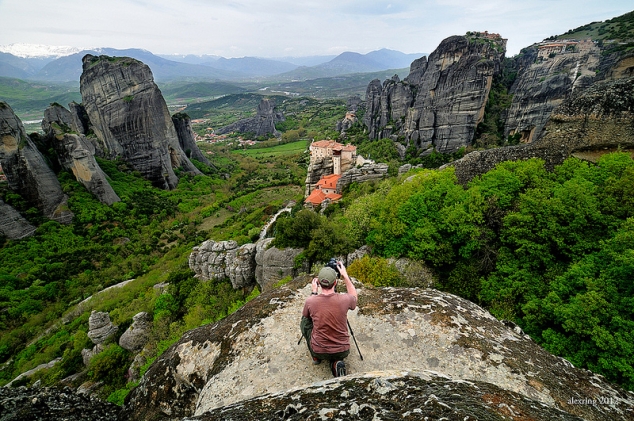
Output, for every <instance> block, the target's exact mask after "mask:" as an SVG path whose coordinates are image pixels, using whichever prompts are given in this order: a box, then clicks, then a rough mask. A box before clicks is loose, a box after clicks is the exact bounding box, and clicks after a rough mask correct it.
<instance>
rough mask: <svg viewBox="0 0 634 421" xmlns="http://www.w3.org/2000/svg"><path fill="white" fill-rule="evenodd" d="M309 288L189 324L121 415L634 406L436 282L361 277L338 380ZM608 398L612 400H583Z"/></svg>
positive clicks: (565, 414) (610, 412) (620, 413)
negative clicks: (317, 348) (318, 333)
mask: <svg viewBox="0 0 634 421" xmlns="http://www.w3.org/2000/svg"><path fill="white" fill-rule="evenodd" d="M310 291H311V287H310V276H305V277H301V278H298V279H296V280H294V281H292V282H291V283H288V284H286V285H285V286H283V287H281V288H277V289H273V290H271V291H269V292H265V293H263V294H261V295H260V296H259V297H257V298H255V299H254V300H252V301H250V302H249V303H247V304H246V305H245V306H244V307H242V308H241V309H240V310H238V311H237V312H236V313H233V314H232V315H230V316H228V317H227V318H226V319H224V320H221V321H219V322H217V323H215V324H210V325H207V326H203V327H200V328H198V329H195V330H192V331H189V332H187V333H185V334H184V335H183V337H182V338H181V340H180V341H179V342H178V343H176V344H174V345H173V346H172V347H171V348H170V349H168V350H167V351H166V352H165V353H164V354H163V355H162V356H161V358H159V359H157V360H156V361H155V362H154V364H153V365H152V366H151V367H150V369H149V370H148V371H147V372H146V374H145V375H144V376H143V377H142V379H141V381H140V383H139V386H138V387H137V388H135V389H134V390H132V391H131V392H130V395H128V398H127V399H126V403H125V406H124V409H123V411H122V414H121V415H122V416H124V417H125V419H129V420H142V419H183V418H184V417H192V416H196V417H199V419H220V418H218V417H221V416H222V415H219V414H225V415H226V414H227V412H226V411H232V412H231V414H232V416H225V418H224V419H271V418H272V417H270V416H267V415H266V414H269V413H270V412H267V411H271V410H272V409H273V408H275V409H276V410H279V411H281V412H276V418H279V419H283V418H284V417H286V418H288V419H310V417H306V416H303V415H302V414H303V413H304V412H306V411H308V412H306V413H307V414H312V413H313V411H315V412H316V413H318V414H321V415H322V416H326V414H327V413H330V414H331V415H330V417H331V418H334V417H335V414H336V417H337V418H341V419H347V418H351V417H348V416H347V415H344V413H343V412H342V411H345V412H346V414H350V413H353V414H354V413H355V412H356V413H357V414H355V415H354V416H358V414H362V415H364V416H362V417H360V418H361V419H372V418H373V417H375V419H376V417H379V418H381V419H391V418H389V417H387V416H386V418H382V417H381V414H389V413H394V414H398V417H394V418H395V419H396V418H399V419H401V418H402V417H405V418H404V419H424V417H425V415H428V416H430V418H434V419H440V418H439V417H440V414H447V416H449V415H448V414H452V412H451V411H457V414H459V415H460V416H453V417H450V418H449V419H460V420H463V419H465V417H467V416H468V417H469V419H472V418H473V419H483V420H484V419H492V420H496V419H502V418H503V417H502V415H504V416H506V417H509V416H510V417H515V419H520V418H521V417H520V415H519V414H520V413H521V414H522V416H523V417H524V418H525V419H557V417H560V419H580V418H581V419H584V420H592V421H602V420H606V419H610V420H631V419H632V417H633V415H634V412H633V411H634V393H632V392H626V391H624V390H623V389H621V388H619V387H617V386H614V385H612V384H609V383H607V382H606V381H605V380H604V379H603V378H602V377H601V376H598V375H595V374H593V373H591V372H589V371H587V370H581V369H576V368H574V367H573V366H572V365H571V364H570V363H569V362H568V361H566V360H563V359H561V358H559V357H555V356H553V355H552V354H550V353H548V352H546V351H545V350H544V349H542V348H541V347H540V346H538V345H537V344H536V343H535V342H533V341H532V340H531V339H530V338H529V337H528V336H526V335H524V334H523V333H522V332H521V331H519V330H518V331H516V330H513V329H512V328H511V327H507V326H506V325H505V324H504V323H502V322H500V321H498V320H496V319H495V318H494V317H492V316H491V315H490V314H489V313H488V312H486V311H485V310H483V309H482V308H480V307H478V306H477V305H475V304H473V303H471V302H469V301H467V300H464V299H462V298H459V297H457V296H454V295H451V294H447V293H442V292H440V291H436V290H433V289H418V288H408V289H399V288H375V289H364V288H361V287H359V289H358V292H359V308H358V309H357V310H355V311H353V312H349V316H348V317H349V321H350V324H351V326H352V328H353V329H354V334H355V338H356V340H357V343H358V345H359V348H360V350H361V352H362V353H363V357H364V359H363V360H361V359H360V358H359V356H358V353H357V351H356V349H355V348H354V345H352V349H351V353H350V356H349V357H348V358H346V366H347V369H348V376H347V377H344V378H341V379H339V380H331V378H332V374H331V373H330V369H329V367H327V364H320V365H313V364H312V361H311V358H310V355H309V353H308V350H307V348H306V345H305V344H304V343H301V344H299V345H298V343H297V339H298V337H299V327H298V325H299V319H300V314H301V310H302V307H303V305H304V302H305V300H306V298H307V297H308V296H310ZM302 342H303V341H302ZM386 372H387V373H386ZM398 372H400V373H398ZM364 373H365V374H364ZM415 373H419V374H415ZM159 386H160V387H159ZM333 391H334V392H333ZM443 391H444V392H443ZM311 392H315V393H311ZM321 394H325V395H324V396H321ZM367 394H369V396H376V398H377V399H369V396H368V395H367ZM335 395H337V396H338V398H334V396H335ZM378 395H382V396H383V398H379V396H378ZM320 396H321V397H320ZM329 396H333V399H334V401H330V400H328V399H327V398H328V397H329ZM291 397H292V402H291V401H290V400H289V398H291ZM388 398H389V399H388ZM599 398H600V399H602V404H595V405H592V404H586V405H584V404H579V402H581V400H582V399H597V400H598V399H599ZM256 400H259V403H257V402H256ZM407 401H409V403H408V402H407ZM309 402H315V405H316V407H315V408H309V407H308V406H310V405H309ZM459 402H462V404H461V403H459ZM476 402H477V404H476ZM267 403H271V406H268V405H267ZM328 403H330V404H331V405H329V404H328ZM339 403H341V404H342V405H339ZM354 403H356V406H355V405H353V404H354ZM410 403H411V405H410ZM300 404H301V405H300ZM441 407H442V408H441ZM240 410H243V411H244V412H242V413H241V412H240ZM208 411H212V412H211V413H210V412H208ZM259 411H261V412H259ZM293 411H296V412H293ZM357 411H358V412H357ZM363 411H366V412H363ZM386 411H387V412H386ZM389 411H394V412H389ZM408 411H411V412H409V413H408ZM445 411H446V412H445ZM480 411H481V412H480ZM507 411H513V413H512V414H511V412H507ZM531 411H534V412H531ZM234 414H235V417H234V416H233V415H234ZM239 414H243V415H239ZM366 414H367V416H365V415H366ZM487 414H490V415H487ZM496 414H497V415H496ZM205 417H208V418H205ZM408 417H409V418H408ZM553 417H555V418H553ZM317 419H319V418H317Z"/></svg>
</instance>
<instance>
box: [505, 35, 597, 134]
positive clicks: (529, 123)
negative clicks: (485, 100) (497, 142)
mask: <svg viewBox="0 0 634 421" xmlns="http://www.w3.org/2000/svg"><path fill="white" fill-rule="evenodd" d="M526 54H528V55H530V54H529V53H528V52H527V53H526ZM531 57H533V58H534V59H536V58H535V57H534V56H531ZM600 61H601V50H600V48H599V47H598V46H597V45H595V44H594V43H593V42H592V41H589V40H588V41H582V42H579V43H578V44H576V45H575V46H574V47H572V48H571V49H570V51H565V52H560V53H557V54H553V57H549V58H545V59H541V58H539V59H536V61H535V62H531V64H530V65H529V66H528V67H527V68H524V69H520V72H519V75H518V78H517V80H516V81H515V83H514V84H513V87H512V88H511V91H510V93H511V94H513V101H512V103H511V106H510V108H509V109H508V112H507V118H506V124H505V129H504V136H505V138H506V137H507V136H509V135H515V134H517V135H519V136H520V141H521V142H524V143H530V142H533V141H536V140H538V139H539V138H541V137H542V136H543V134H544V133H543V129H544V127H545V125H546V123H547V122H548V119H549V118H550V115H551V113H552V112H553V110H554V109H555V108H556V107H557V106H559V105H560V104H561V103H562V102H563V100H564V99H565V98H566V97H567V96H568V95H570V94H572V93H573V92H576V91H579V90H583V89H584V88H586V87H588V86H590V85H591V84H592V83H593V82H594V81H595V80H596V79H597V72H596V71H597V70H598V68H599V65H600Z"/></svg>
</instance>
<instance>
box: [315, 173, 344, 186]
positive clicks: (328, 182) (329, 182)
mask: <svg viewBox="0 0 634 421" xmlns="http://www.w3.org/2000/svg"><path fill="white" fill-rule="evenodd" d="M340 178H341V175H339V174H330V175H325V176H323V177H321V179H320V180H319V181H318V182H317V187H319V188H326V189H334V188H336V187H337V181H339V179H340Z"/></svg>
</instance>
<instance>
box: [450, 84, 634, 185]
mask: <svg viewBox="0 0 634 421" xmlns="http://www.w3.org/2000/svg"><path fill="white" fill-rule="evenodd" d="M633 149H634V78H627V79H619V80H611V81H603V82H597V83H595V84H594V85H593V86H591V87H590V88H587V89H585V90H580V91H578V92H576V93H575V94H573V95H570V96H569V97H568V98H567V99H566V100H564V101H563V102H562V103H561V104H560V106H559V107H557V108H556V109H555V110H554V111H553V112H552V116H551V117H550V120H549V121H548V123H547V124H546V125H545V128H544V130H543V135H542V137H541V138H540V139H537V140H535V141H533V142H531V143H529V144H522V145H516V146H508V147H503V148H495V149H488V150H485V151H475V152H471V153H469V154H467V155H465V156H464V157H463V158H461V159H459V160H458V161H455V162H452V163H450V164H447V165H446V166H453V167H454V168H455V171H456V176H457V178H458V181H459V182H460V183H462V184H466V183H467V182H469V181H470V180H471V179H473V178H474V177H476V176H478V175H481V174H484V173H486V172H487V171H489V170H491V169H493V168H495V166H496V165H497V164H499V163H500V162H503V161H517V160H523V159H530V158H540V159H543V160H544V163H545V166H546V168H547V169H548V170H552V169H553V168H554V167H555V166H556V165H559V164H561V163H562V162H563V161H564V160H565V159H566V158H568V157H570V156H577V157H579V158H584V159H590V160H596V158H598V156H600V155H603V154H606V153H610V152H614V151H617V150H622V151H627V150H633ZM444 167H445V166H444ZM444 167H441V168H444Z"/></svg>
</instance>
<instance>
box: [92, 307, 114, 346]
mask: <svg viewBox="0 0 634 421" xmlns="http://www.w3.org/2000/svg"><path fill="white" fill-rule="evenodd" d="M117 329H118V327H117V326H115V325H113V324H112V322H111V321H110V315H109V314H108V313H106V312H103V311H94V310H93V311H92V313H91V314H90V317H89V318H88V337H89V338H90V340H91V341H92V343H94V344H95V345H99V344H102V343H104V342H105V341H106V340H107V339H108V338H109V337H111V336H112V335H114V334H115V332H116V331H117Z"/></svg>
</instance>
